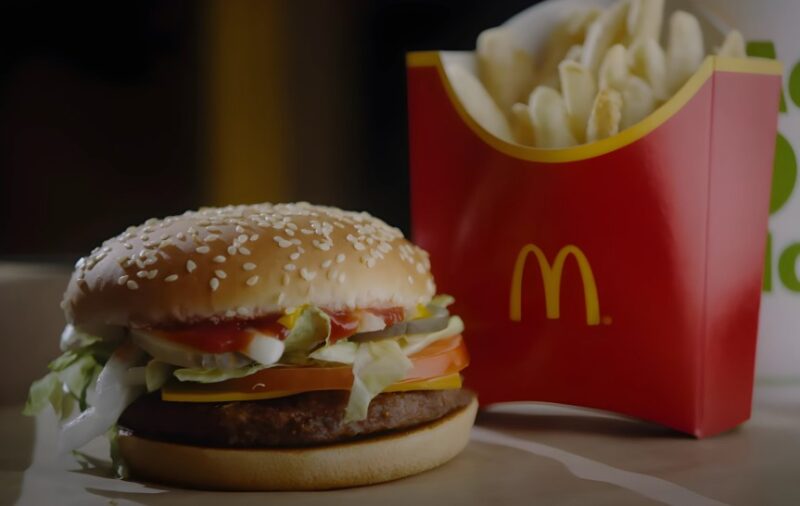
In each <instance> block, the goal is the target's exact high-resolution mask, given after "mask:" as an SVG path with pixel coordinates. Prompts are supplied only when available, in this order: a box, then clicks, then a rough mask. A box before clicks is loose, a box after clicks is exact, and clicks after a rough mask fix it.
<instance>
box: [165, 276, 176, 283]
mask: <svg viewBox="0 0 800 506" xmlns="http://www.w3.org/2000/svg"><path fill="white" fill-rule="evenodd" d="M177 279H178V275H177V274H170V275H169V276H167V277H166V278H164V281H166V282H167V283H172V282H173V281H176V280H177Z"/></svg>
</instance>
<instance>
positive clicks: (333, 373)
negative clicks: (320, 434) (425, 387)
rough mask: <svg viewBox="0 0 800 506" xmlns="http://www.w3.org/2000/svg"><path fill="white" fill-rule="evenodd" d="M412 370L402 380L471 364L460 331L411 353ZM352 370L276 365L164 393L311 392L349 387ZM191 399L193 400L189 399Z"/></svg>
mask: <svg viewBox="0 0 800 506" xmlns="http://www.w3.org/2000/svg"><path fill="white" fill-rule="evenodd" d="M409 358H410V359H411V362H412V364H413V367H412V368H411V370H410V371H409V372H408V374H406V377H405V378H404V379H403V381H401V382H400V383H408V382H414V381H420V380H424V379H430V378H436V377H439V376H447V375H450V374H455V373H457V372H459V371H461V370H462V369H464V368H465V367H467V365H468V364H469V355H468V353H467V347H466V345H465V344H464V341H463V339H462V337H461V335H457V336H453V337H450V338H447V339H443V340H441V341H437V342H435V343H433V344H431V345H430V346H428V347H426V348H424V349H422V350H420V351H419V352H418V353H416V354H414V355H411V356H410V357H409ZM352 384H353V370H352V368H351V367H350V366H336V367H294V366H291V367H280V366H279V367H273V368H270V369H264V370H261V371H259V372H257V373H254V374H251V375H250V376H246V377H244V378H236V379H231V380H227V381H221V382H219V383H209V384H197V383H191V382H179V381H172V382H170V383H169V384H168V385H165V387H164V389H163V390H162V393H161V397H162V399H164V400H167V401H170V400H174V401H181V400H183V401H188V400H189V399H190V398H191V399H192V401H194V402H202V395H196V394H197V393H198V392H200V391H201V390H202V392H207V393H225V392H230V393H236V392H241V393H253V392H264V391H273V390H275V391H292V392H310V391H313V390H350V387H351V386H352ZM190 402H191V401H190Z"/></svg>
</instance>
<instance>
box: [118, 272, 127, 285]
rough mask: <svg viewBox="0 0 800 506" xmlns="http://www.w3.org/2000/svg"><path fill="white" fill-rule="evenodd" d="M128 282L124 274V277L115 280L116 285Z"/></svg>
mask: <svg viewBox="0 0 800 506" xmlns="http://www.w3.org/2000/svg"><path fill="white" fill-rule="evenodd" d="M127 281H128V275H127V274H125V275H124V276H120V277H119V279H118V280H117V284H118V285H124V284H125V283H126V282H127Z"/></svg>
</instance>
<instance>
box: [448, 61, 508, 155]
mask: <svg viewBox="0 0 800 506" xmlns="http://www.w3.org/2000/svg"><path fill="white" fill-rule="evenodd" d="M445 71H446V72H447V76H448V77H449V79H450V83H451V84H452V86H453V90H454V91H455V92H456V95H458V98H459V100H460V101H461V103H462V104H464V108H465V109H466V110H467V112H468V113H469V115H470V116H472V117H473V118H475V121H477V122H478V123H479V124H480V125H481V126H482V127H483V128H485V129H486V130H487V131H488V132H490V133H492V134H494V135H495V136H497V137H499V138H501V139H503V140H504V141H508V142H514V139H513V137H512V135H511V129H510V128H509V126H508V120H506V117H505V116H504V115H503V112H502V111H501V110H500V108H499V107H497V104H495V103H494V100H492V97H491V96H490V95H489V92H487V91H486V88H484V87H483V84H481V82H480V81H479V80H478V78H477V77H475V76H474V75H472V73H471V72H469V71H468V70H467V69H465V68H464V67H462V66H461V65H455V64H451V65H448V66H447V67H446V69H445Z"/></svg>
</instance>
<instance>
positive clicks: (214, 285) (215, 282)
mask: <svg viewBox="0 0 800 506" xmlns="http://www.w3.org/2000/svg"><path fill="white" fill-rule="evenodd" d="M208 284H209V286H210V287H211V291H212V292H216V291H217V288H219V280H218V279H217V278H211V280H210V281H209V282H208Z"/></svg>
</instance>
